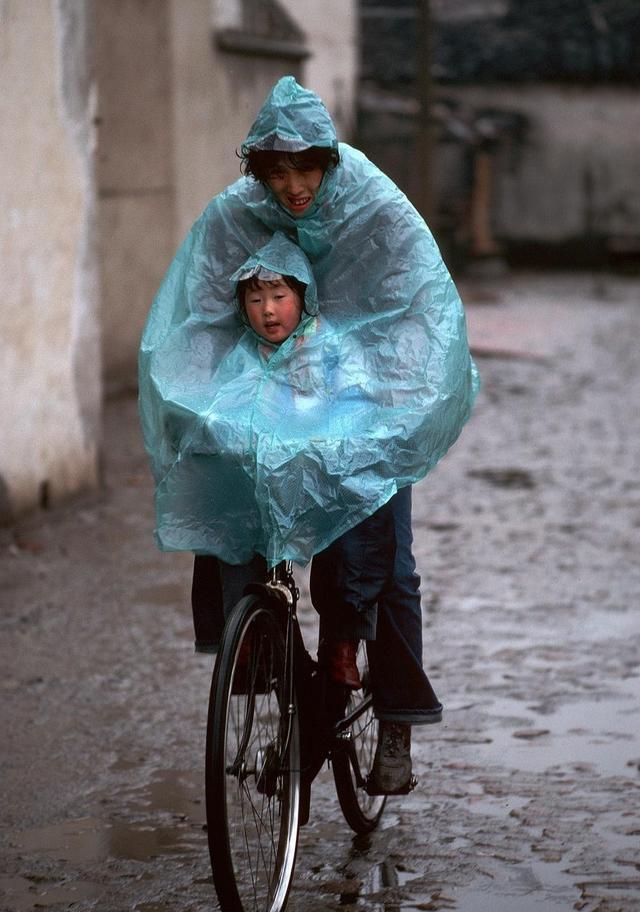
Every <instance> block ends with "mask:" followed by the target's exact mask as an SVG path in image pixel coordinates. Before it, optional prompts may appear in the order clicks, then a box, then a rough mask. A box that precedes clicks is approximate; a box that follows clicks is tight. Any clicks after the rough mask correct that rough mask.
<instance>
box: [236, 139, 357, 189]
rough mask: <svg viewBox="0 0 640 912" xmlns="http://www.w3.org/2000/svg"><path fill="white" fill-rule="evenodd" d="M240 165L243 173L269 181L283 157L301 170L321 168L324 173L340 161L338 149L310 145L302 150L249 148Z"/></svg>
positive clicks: (291, 165) (288, 163)
mask: <svg viewBox="0 0 640 912" xmlns="http://www.w3.org/2000/svg"><path fill="white" fill-rule="evenodd" d="M241 158H242V164H241V166H240V168H241V171H242V173H243V174H246V175H247V176H249V177H253V178H255V180H259V181H262V183H263V184H264V183H267V181H268V180H269V174H270V172H271V171H273V170H274V168H275V167H276V166H277V165H278V164H280V162H281V161H282V159H284V161H285V162H286V164H287V165H289V167H291V168H296V169H297V170H299V171H310V170H311V169H313V168H320V169H321V170H322V172H323V173H324V172H325V171H326V170H327V169H328V168H335V167H336V165H337V164H338V162H339V161H340V154H339V152H338V150H337V149H327V148H324V147H321V146H310V147H309V148H308V149H302V150H301V151H300V152H278V151H277V150H275V149H249V151H248V152H247V153H246V154H245V155H242V156H241Z"/></svg>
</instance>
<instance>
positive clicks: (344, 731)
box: [250, 561, 373, 785]
mask: <svg viewBox="0 0 640 912" xmlns="http://www.w3.org/2000/svg"><path fill="white" fill-rule="evenodd" d="M256 588H263V589H267V590H268V592H269V593H270V594H271V595H275V596H276V597H277V598H278V600H279V601H280V602H281V603H282V604H283V606H284V607H286V611H287V614H286V633H285V650H286V666H285V667H286V680H287V685H288V687H289V691H288V693H287V701H288V707H287V712H288V716H289V720H290V721H289V724H288V728H287V734H286V737H285V739H284V741H283V745H282V749H281V750H282V756H283V757H285V756H287V751H288V747H289V739H290V738H291V719H292V716H293V713H295V711H296V710H295V700H294V693H293V691H294V687H295V682H296V680H298V681H300V678H301V677H302V674H303V673H302V670H301V669H300V668H296V659H295V652H296V648H295V644H296V642H298V643H299V644H300V645H301V646H302V648H304V639H303V637H302V632H301V631H300V625H299V623H298V616H297V610H296V609H297V605H298V600H299V598H300V590H299V589H298V587H297V586H296V583H295V579H294V576H293V565H292V562H291V561H283V562H282V563H280V564H277V565H276V566H275V567H273V568H272V569H271V570H270V572H269V578H268V579H267V581H266V582H265V583H264V584H262V587H260V585H259V584H257V585H253V586H251V587H250V589H251V590H254V589H256ZM309 678H310V676H309ZM301 683H303V685H304V684H308V683H309V681H308V680H307V681H303V682H301ZM372 702H373V701H372V697H371V696H370V695H369V696H368V697H365V699H364V700H362V701H361V702H360V703H359V705H358V706H357V707H356V708H355V709H354V710H353V711H352V712H350V713H348V714H347V715H341V717H340V718H339V719H338V720H337V721H334V722H333V723H332V725H331V728H330V730H329V732H328V733H327V735H326V737H325V738H324V739H322V740H323V742H324V743H323V745H322V749H321V754H322V757H320V756H316V757H315V763H313V764H312V769H313V768H314V767H317V769H315V771H314V773H313V775H312V776H311V777H310V779H309V785H310V784H311V781H313V779H314V778H315V776H316V775H317V773H318V772H319V770H320V769H321V767H322V764H323V763H324V761H325V760H329V759H330V758H331V756H332V753H333V752H334V751H335V750H346V751H348V753H349V760H350V763H351V766H352V768H353V771H354V774H355V776H356V779H357V782H358V784H359V785H364V783H365V779H364V777H363V775H362V771H361V770H360V764H359V763H358V758H357V756H356V753H355V751H354V750H353V749H350V742H351V727H352V725H353V723H354V722H356V721H357V720H358V719H359V718H360V717H361V716H363V715H364V714H365V713H366V712H368V711H369V709H370V708H371V704H372ZM320 712H321V708H320V707H315V709H314V711H313V713H312V718H305V716H304V715H302V716H301V718H300V720H299V722H300V727H301V729H307V727H308V726H310V725H311V723H312V722H313V723H314V726H313V727H314V729H315V728H316V725H315V723H316V722H317V721H318V720H319V717H320ZM303 742H304V739H303ZM302 772H303V773H304V772H305V770H302Z"/></svg>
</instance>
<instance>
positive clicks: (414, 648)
mask: <svg viewBox="0 0 640 912" xmlns="http://www.w3.org/2000/svg"><path fill="white" fill-rule="evenodd" d="M412 544H413V535H412V531H411V488H410V487H406V488H403V489H402V490H401V491H398V493H397V494H396V495H394V497H392V498H391V500H390V501H389V502H388V503H387V504H385V505H384V506H383V507H381V508H380V509H379V510H378V511H377V512H376V513H374V514H373V515H372V516H370V517H369V518H368V519H366V520H364V521H363V522H362V523H360V524H359V525H357V526H356V527H355V528H353V529H351V530H350V531H349V532H346V533H345V534H344V535H342V536H340V538H338V539H337V540H336V541H335V542H333V543H332V544H331V545H330V546H329V547H328V548H326V549H325V550H324V551H321V552H320V553H319V554H316V556H315V557H314V558H313V562H312V565H311V579H310V585H311V601H312V602H313V605H314V607H315V609H316V610H317V611H318V613H319V615H320V638H321V640H322V639H324V640H328V639H365V640H367V641H368V643H367V650H368V654H369V667H370V672H371V684H372V691H373V695H374V707H375V711H376V715H377V717H378V718H379V719H384V720H388V721H405V722H410V723H412V724H420V723H427V722H438V721H440V717H441V712H442V706H441V704H440V703H439V701H438V698H437V697H436V695H435V693H434V691H433V688H432V687H431V684H430V682H429V679H428V677H427V675H426V674H425V672H424V669H423V667H422V610H421V602H420V577H419V576H418V574H417V573H416V568H415V560H414V557H413V551H412ZM264 575H265V564H264V561H263V560H262V558H256V559H254V561H253V562H252V563H251V564H250V565H247V566H245V567H230V566H229V565H228V564H223V563H222V562H221V561H218V560H217V559H216V558H213V557H210V556H204V557H202V556H196V558H195V564H194V576H193V589H192V605H193V614H194V625H195V629H196V648H199V649H202V650H203V651H209V650H210V651H215V644H216V643H217V642H218V641H219V638H220V634H221V632H222V626H223V621H224V616H225V614H228V612H229V611H230V610H231V609H232V608H233V605H234V604H235V602H236V601H237V599H238V598H239V597H240V596H241V594H242V589H243V588H244V585H246V584H247V583H248V582H251V581H253V580H262V579H264Z"/></svg>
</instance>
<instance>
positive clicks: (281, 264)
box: [231, 231, 318, 316]
mask: <svg viewBox="0 0 640 912" xmlns="http://www.w3.org/2000/svg"><path fill="white" fill-rule="evenodd" d="M274 273H276V274H278V275H284V276H293V277H294V278H295V279H297V280H298V281H299V282H302V283H303V284H304V285H306V286H307V288H306V291H305V296H304V309H305V312H306V314H307V315H308V316H315V315H316V314H317V313H318V290H317V288H316V280H315V279H314V277H313V271H312V269H311V263H310V262H309V260H308V259H307V256H306V254H304V253H303V252H302V250H301V249H300V248H299V247H298V245H297V244H294V242H293V241H290V240H289V238H288V237H287V236H286V235H284V234H283V233H282V232H281V231H276V233H275V234H274V235H273V237H272V238H271V240H270V241H269V242H268V243H267V244H265V245H264V247H260V249H259V250H257V251H256V252H255V253H253V254H252V255H251V256H250V257H249V259H248V260H247V261H246V262H245V263H244V264H243V265H242V266H241V267H240V269H237V270H236V271H235V272H234V273H233V275H232V276H231V282H232V283H233V290H234V294H235V289H236V286H237V284H238V282H241V281H242V280H243V279H250V278H252V276H257V277H258V278H259V279H265V280H267V281H268V280H269V279H270V278H273V274H274Z"/></svg>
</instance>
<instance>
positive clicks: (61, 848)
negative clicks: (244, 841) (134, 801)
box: [12, 817, 202, 864]
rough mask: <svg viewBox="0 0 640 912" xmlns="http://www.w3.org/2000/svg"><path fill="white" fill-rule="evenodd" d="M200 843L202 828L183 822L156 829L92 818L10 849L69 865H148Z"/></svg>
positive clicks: (33, 833) (41, 832) (28, 836)
mask: <svg viewBox="0 0 640 912" xmlns="http://www.w3.org/2000/svg"><path fill="white" fill-rule="evenodd" d="M201 843H202V827H201V826H200V825H196V824H191V823H188V822H186V821H176V824H175V825H173V826H155V825H153V824H140V823H112V822H108V821H104V820H100V819H98V818H94V817H86V818H83V819H81V820H67V821H65V822H64V823H60V824H57V825H55V826H50V827H42V828H40V829H35V830H28V831H26V832H24V833H19V834H17V835H16V836H14V838H13V839H12V846H13V847H14V848H15V849H16V850H17V851H18V852H20V853H25V852H29V853H36V854H44V855H49V856H52V857H54V858H56V859H57V860H58V861H65V862H69V863H71V864H86V863H87V862H95V861H105V860H106V859H108V858H118V859H128V860H131V861H151V860H152V859H154V858H158V857H159V856H161V855H168V854H180V853H187V852H189V851H191V850H193V849H195V848H199V847H200V844H201Z"/></svg>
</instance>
